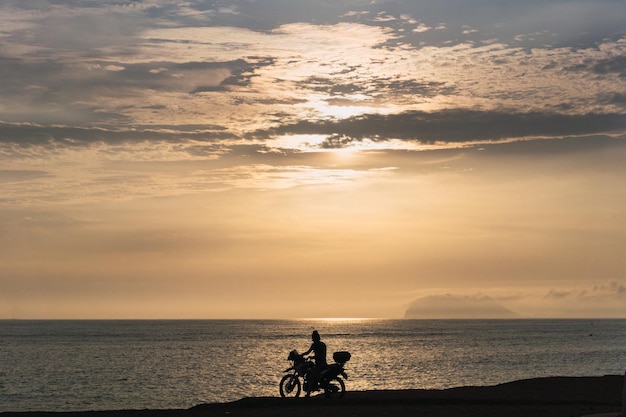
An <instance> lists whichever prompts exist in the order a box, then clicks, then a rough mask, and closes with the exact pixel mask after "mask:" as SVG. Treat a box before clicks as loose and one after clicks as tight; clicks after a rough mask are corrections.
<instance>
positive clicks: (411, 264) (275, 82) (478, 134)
mask: <svg viewBox="0 0 626 417" xmlns="http://www.w3.org/2000/svg"><path fill="white" fill-rule="evenodd" d="M322 3H323V4H320V5H318V6H319V7H316V8H313V9H314V10H313V9H311V8H310V6H309V5H308V3H307V2H304V1H294V2H292V3H289V6H285V5H281V4H280V2H277V1H272V0H264V1H257V2H251V1H233V2H229V3H228V4H226V3H225V4H224V5H221V6H219V7H217V6H216V7H215V8H208V9H207V8H206V7H204V6H202V5H201V4H200V2H194V1H191V2H186V3H184V4H181V5H177V6H173V5H171V4H169V2H160V1H156V0H150V1H149V0H145V1H142V2H128V3H124V2H118V3H116V4H115V5H110V4H108V3H107V2H104V1H103V2H101V3H98V2H93V3H89V4H87V3H85V4H82V3H81V2H78V3H70V2H67V3H64V2H63V1H61V2H56V4H55V5H47V3H46V2H41V4H38V5H37V7H36V8H34V9H31V8H30V7H31V6H32V5H30V4H28V5H25V4H19V3H15V4H8V5H4V6H0V26H1V27H4V28H9V29H5V30H4V31H3V32H1V33H0V61H1V63H2V67H3V71H4V80H5V82H3V83H2V85H0V97H1V98H0V318H289V317H292V318H296V317H403V316H404V315H405V312H406V311H407V309H408V308H409V307H410V306H412V307H413V311H421V313H419V314H420V315H422V316H424V317H432V316H455V317H456V316H460V317H483V316H490V315H492V314H495V313H493V311H494V310H492V309H490V306H492V305H493V304H494V303H495V304H497V305H498V306H499V307H502V308H504V309H506V310H507V311H510V312H511V314H512V315H513V316H515V317H626V302H625V301H626V277H625V274H626V260H625V259H626V258H625V257H624V256H623V248H624V247H626V185H625V183H624V178H626V164H624V161H625V160H626V141H625V139H626V106H625V105H624V103H625V101H624V97H625V96H626V89H625V87H624V83H623V77H624V71H625V69H626V64H625V62H626V48H625V45H626V32H624V30H623V22H622V21H621V19H618V18H616V16H623V15H624V12H625V11H626V10H625V6H624V5H622V4H617V3H615V2H612V1H600V2H597V3H596V2H594V5H593V7H594V9H593V10H594V12H593V13H594V16H597V19H596V20H595V21H593V22H591V21H589V20H588V19H587V18H586V16H587V14H588V12H589V10H588V7H590V6H587V5H586V3H584V2H580V3H579V2H565V1H543V2H539V1H536V2H535V1H533V2H532V3H533V7H525V8H522V9H518V6H514V5H510V6H507V7H508V8H506V7H505V8H502V7H498V8H492V7H489V6H490V5H489V4H488V3H490V2H486V3H484V4H482V3H481V7H483V8H482V9H481V10H482V12H481V13H478V10H476V11H474V12H472V9H469V11H466V12H464V13H460V12H461V10H459V7H461V8H464V7H465V6H463V5H464V4H465V3H459V2H455V1H444V2H441V3H438V4H437V5H426V4H419V2H416V3H414V4H413V3H411V4H408V5H407V4H405V3H403V2H396V1H383V2H369V1H368V2H359V1H354V2H346V5H345V7H344V6H337V5H334V4H331V3H328V4H326V3H325V2H322ZM486 11H489V13H486ZM564 15H567V16H568V20H567V21H565V20H564V18H563V16H564ZM568 22H569V23H568ZM572 22H574V23H572ZM451 300H452V303H450V301H451ZM450 305H453V306H454V305H456V306H457V309H456V310H455V311H449V312H448V310H449V309H450V307H449V306H450ZM416 307H420V308H421V310H420V308H416Z"/></svg>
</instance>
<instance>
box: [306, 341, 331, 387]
mask: <svg viewBox="0 0 626 417" xmlns="http://www.w3.org/2000/svg"><path fill="white" fill-rule="evenodd" d="M311 340H312V341H313V343H312V344H311V347H310V348H309V350H307V351H306V352H304V353H303V354H302V356H306V355H308V354H309V353H311V352H313V353H314V354H315V356H314V357H313V358H314V359H315V367H314V368H313V372H312V373H311V382H310V383H311V384H312V385H313V387H312V388H314V387H315V386H316V385H317V382H318V381H317V380H318V378H319V375H320V372H322V370H323V369H324V368H326V367H327V366H328V363H326V343H324V342H322V339H321V337H320V334H319V333H318V332H317V330H313V333H312V334H311Z"/></svg>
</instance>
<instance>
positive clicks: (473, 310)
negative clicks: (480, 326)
mask: <svg viewBox="0 0 626 417" xmlns="http://www.w3.org/2000/svg"><path fill="white" fill-rule="evenodd" d="M518 317H520V316H519V314H517V313H515V312H513V311H511V310H509V309H508V308H506V307H504V306H503V305H501V304H500V303H498V302H497V301H495V300H494V299H493V298H491V297H487V296H483V297H467V296H457V295H452V294H444V295H430V296H425V297H421V298H417V299H415V300H413V301H412V302H411V304H410V306H409V308H408V309H407V310H406V312H405V313H404V318H412V319H486V318H502V319H511V318H518Z"/></svg>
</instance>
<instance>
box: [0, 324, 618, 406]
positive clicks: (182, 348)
mask: <svg viewBox="0 0 626 417" xmlns="http://www.w3.org/2000/svg"><path fill="white" fill-rule="evenodd" d="M314 329H317V330H318V331H319V332H320V334H321V336H322V340H323V341H324V342H326V344H327V346H328V352H329V355H328V356H329V360H330V358H331V357H332V352H334V351H339V350H347V351H350V352H351V353H352V359H351V360H350V362H348V363H347V364H346V369H347V372H348V374H349V377H350V378H349V379H348V381H347V382H346V388H347V389H348V390H371V389H410V388H437V389H439V388H449V387H455V386H463V385H481V386H482V385H494V384H498V383H503V382H509V381H513V380H518V379H526V378H535V377H546V376H602V375H623V374H624V370H625V369H626V320H369V319H368V320H293V321H282V320H199V321H192V320H184V321H161V320H158V321H130V320H129V321H26V320H4V321H3V320H0V361H1V362H0V412H2V411H81V410H112V409H145V408H151V409H156V408H159V409H160V408H189V407H192V406H194V405H197V404H201V403H209V402H222V401H234V400H238V399H240V398H243V397H252V396H278V395H279V394H278V381H279V380H280V378H281V376H282V375H283V371H284V370H285V369H286V368H288V367H289V362H288V361H287V355H288V353H289V351H290V350H291V349H298V350H299V351H304V350H306V349H308V347H309V345H310V334H311V331H312V330H314Z"/></svg>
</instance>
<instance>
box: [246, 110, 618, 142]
mask: <svg viewBox="0 0 626 417" xmlns="http://www.w3.org/2000/svg"><path fill="white" fill-rule="evenodd" d="M624 130H626V115H623V114H586V115H580V116H578V115H566V114H546V113H537V112H535V113H509V112H502V111H474V110H463V109H455V110H443V111H439V112H430V113H429V112H420V111H411V112H405V113H401V114H390V115H380V114H367V115H362V116H356V117H351V118H348V119H344V120H339V121H334V120H331V121H321V122H309V121H302V122H298V123H294V124H288V125H284V126H280V127H278V128H276V129H272V130H265V131H259V132H254V133H252V134H250V136H251V137H271V136H276V135H307V134H309V135H313V134H320V135H327V136H328V137H329V142H328V146H330V147H343V146H346V145H347V144H349V143H350V142H352V141H360V140H363V139H370V140H374V141H386V140H391V139H402V140H410V141H417V142H420V143H436V142H441V143H464V142H478V141H502V140H511V139H524V138H533V137H553V138H562V137H565V136H570V135H591V134H601V133H614V132H618V133H619V132H622V133H623V131H624Z"/></svg>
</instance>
